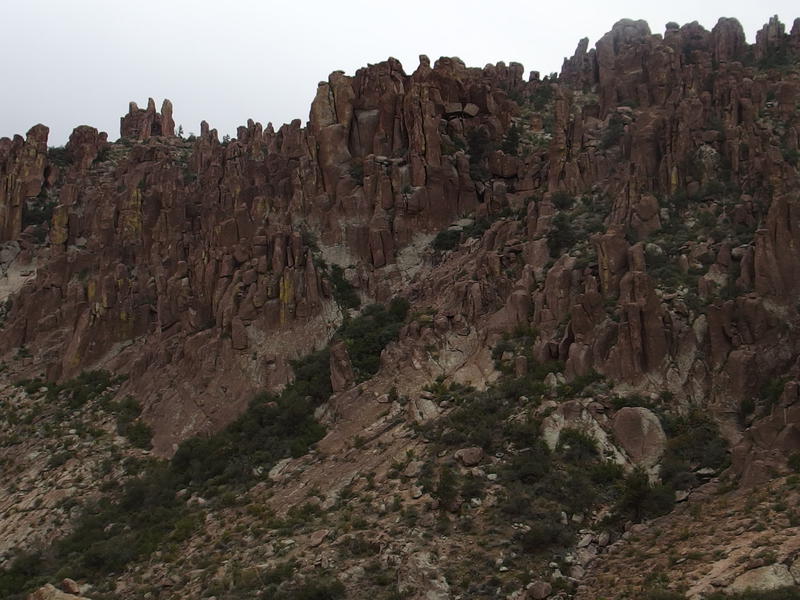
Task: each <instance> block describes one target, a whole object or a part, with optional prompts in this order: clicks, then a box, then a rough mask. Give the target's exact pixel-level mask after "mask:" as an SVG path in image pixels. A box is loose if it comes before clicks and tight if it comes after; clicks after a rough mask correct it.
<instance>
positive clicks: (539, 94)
mask: <svg viewBox="0 0 800 600" xmlns="http://www.w3.org/2000/svg"><path fill="white" fill-rule="evenodd" d="M552 100H553V87H552V86H551V85H550V84H549V83H541V84H539V85H537V86H536V88H535V89H534V90H533V93H532V94H531V104H532V106H533V108H534V109H535V110H544V109H545V108H546V107H547V105H548V104H550V102H552Z"/></svg>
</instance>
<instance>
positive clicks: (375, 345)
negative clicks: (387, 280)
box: [335, 298, 409, 381]
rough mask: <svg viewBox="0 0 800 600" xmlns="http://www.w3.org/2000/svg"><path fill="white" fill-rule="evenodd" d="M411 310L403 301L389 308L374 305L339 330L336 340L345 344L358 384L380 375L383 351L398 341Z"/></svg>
mask: <svg viewBox="0 0 800 600" xmlns="http://www.w3.org/2000/svg"><path fill="white" fill-rule="evenodd" d="M408 309H409V303H408V301H407V300H406V299H404V298H394V299H392V301H391V302H390V303H389V306H388V307H385V306H383V305H381V304H372V305H370V306H367V307H366V308H365V309H364V310H363V311H362V313H361V314H360V315H358V316H357V317H354V318H351V319H346V320H345V322H344V323H342V326H341V327H340V328H339V329H338V330H337V332H336V334H335V338H337V339H342V340H344V342H345V344H346V346H347V352H348V354H349V356H350V362H351V363H352V365H353V371H354V373H355V375H356V378H357V379H358V380H359V381H363V380H365V379H367V378H368V377H370V376H372V375H374V374H375V373H377V372H378V369H379V368H380V363H381V351H382V350H383V349H384V348H385V347H386V345H387V344H388V343H389V342H391V341H394V340H396V339H397V337H398V335H399V334H400V329H401V328H402V326H403V323H404V322H405V319H406V316H407V315H408Z"/></svg>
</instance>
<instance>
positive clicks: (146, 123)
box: [119, 98, 175, 141]
mask: <svg viewBox="0 0 800 600" xmlns="http://www.w3.org/2000/svg"><path fill="white" fill-rule="evenodd" d="M119 135H120V137H123V138H128V139H133V140H139V141H144V140H148V139H150V138H151V137H153V136H164V137H173V136H174V135H175V121H174V120H173V119H172V102H170V101H169V100H166V99H165V100H164V102H163V103H162V105H161V112H160V113H159V112H156V103H155V100H153V99H152V98H150V99H149V100H148V101H147V108H146V109H142V108H139V107H138V106H137V104H136V103H135V102H131V103H130V105H129V107H128V114H127V115H125V116H124V117H122V118H121V119H120V126H119Z"/></svg>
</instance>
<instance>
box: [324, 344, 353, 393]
mask: <svg viewBox="0 0 800 600" xmlns="http://www.w3.org/2000/svg"><path fill="white" fill-rule="evenodd" d="M330 365H331V387H332V388H333V391H334V392H341V391H343V390H346V389H349V388H350V387H351V386H352V385H353V382H354V381H355V374H354V373H353V365H352V364H351V362H350V355H349V354H348V352H347V346H346V345H345V343H344V342H343V341H339V342H336V343H335V344H333V345H331V348H330Z"/></svg>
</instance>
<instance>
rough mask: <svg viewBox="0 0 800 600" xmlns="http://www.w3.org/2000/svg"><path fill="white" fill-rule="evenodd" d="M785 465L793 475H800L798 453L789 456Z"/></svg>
mask: <svg viewBox="0 0 800 600" xmlns="http://www.w3.org/2000/svg"><path fill="white" fill-rule="evenodd" d="M787 463H788V465H789V468H790V469H791V470H792V471H794V472H795V473H800V452H795V453H794V454H791V455H790V456H789V458H788V459H787Z"/></svg>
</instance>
